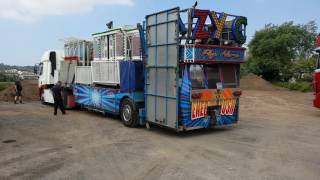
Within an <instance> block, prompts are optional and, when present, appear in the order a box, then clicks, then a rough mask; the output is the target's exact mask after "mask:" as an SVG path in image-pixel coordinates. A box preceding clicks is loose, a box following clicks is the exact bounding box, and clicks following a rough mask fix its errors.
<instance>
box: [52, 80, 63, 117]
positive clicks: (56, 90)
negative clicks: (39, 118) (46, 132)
mask: <svg viewBox="0 0 320 180" xmlns="http://www.w3.org/2000/svg"><path fill="white" fill-rule="evenodd" d="M61 90H62V88H61V81H58V82H57V83H56V85H54V86H53V87H52V88H51V91H52V94H53V100H54V115H57V110H58V107H59V108H60V110H61V112H62V114H66V111H65V109H64V105H63V101H62V96H61Z"/></svg>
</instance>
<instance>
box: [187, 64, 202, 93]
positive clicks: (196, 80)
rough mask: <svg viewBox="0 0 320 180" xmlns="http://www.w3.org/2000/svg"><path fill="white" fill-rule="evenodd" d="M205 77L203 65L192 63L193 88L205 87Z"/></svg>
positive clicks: (191, 78)
mask: <svg viewBox="0 0 320 180" xmlns="http://www.w3.org/2000/svg"><path fill="white" fill-rule="evenodd" d="M205 79H206V78H205V74H204V71H203V65H198V64H192V65H191V66H190V80H191V86H192V89H205V88H206V85H205Z"/></svg>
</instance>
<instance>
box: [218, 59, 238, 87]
mask: <svg viewBox="0 0 320 180" xmlns="http://www.w3.org/2000/svg"><path fill="white" fill-rule="evenodd" d="M239 68H240V65H239V64H221V65H220V70H221V72H222V73H221V74H222V78H223V80H222V81H223V87H224V88H236V87H237V86H238V76H239Z"/></svg>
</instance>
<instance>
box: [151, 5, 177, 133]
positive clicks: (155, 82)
mask: <svg viewBox="0 0 320 180" xmlns="http://www.w3.org/2000/svg"><path fill="white" fill-rule="evenodd" d="M179 11H180V8H179V7H176V8H172V9H169V10H165V11H161V12H158V13H154V14H151V15H147V16H146V27H145V28H146V38H147V40H146V43H148V42H149V39H148V38H150V37H149V32H148V31H149V28H151V27H155V34H154V35H155V42H154V44H147V47H146V52H147V57H148V58H147V62H146V70H145V77H146V83H145V104H146V106H145V112H146V117H147V121H148V122H150V123H155V124H158V125H161V126H165V127H169V128H175V129H177V128H178V117H179V116H178V115H179V88H178V87H179V75H178V74H177V73H178V72H179V69H178V68H179V39H178V37H179V29H178V28H179V26H177V25H176V27H175V28H176V34H175V41H176V42H175V43H169V34H168V33H169V24H170V23H173V22H174V23H176V24H177V23H178V20H179V18H180V15H179ZM170 13H177V16H178V17H177V18H176V20H169V14H170ZM164 14H165V15H164ZM159 15H164V16H166V17H165V19H166V20H165V21H164V22H159V21H158V18H159V17H158V16H159ZM151 16H154V23H153V24H148V23H149V22H148V18H149V17H151ZM160 25H165V26H166V27H165V32H166V35H165V43H159V44H158V42H159V40H158V33H159V32H158V28H157V27H159V26H160ZM170 45H175V46H176V48H177V49H176V52H177V57H174V59H175V60H176V66H172V65H171V66H170V65H169V60H170V57H169V46H170ZM161 46H165V47H164V51H165V55H164V59H165V65H160V66H158V48H159V47H161ZM150 48H154V49H155V53H154V57H150V54H149V49H150ZM150 58H154V65H148V62H149V60H150ZM172 59H173V58H171V60H172ZM150 69H154V73H155V77H154V79H152V83H151V84H153V85H154V89H153V90H154V91H153V92H148V86H149V85H150V84H148V80H147V78H149V77H148V76H149V74H148V73H149V71H150ZM160 69H165V72H166V75H165V82H166V83H168V81H169V70H170V69H174V71H175V73H176V79H175V89H176V91H175V97H172V96H169V93H168V91H169V88H170V87H169V85H166V87H164V89H165V93H164V95H161V94H160V93H159V92H158V77H157V74H158V71H159V70H160ZM148 97H154V107H148ZM159 97H160V98H164V99H165V113H166V114H165V116H164V117H165V120H164V121H161V120H157V119H156V117H157V113H159V112H158V111H157V109H158V103H157V98H159ZM169 99H171V100H172V99H174V100H176V117H175V119H170V121H175V123H174V124H175V125H174V126H170V125H169V124H168V120H169V118H168V117H169V116H168V101H169ZM148 108H154V115H155V117H154V118H155V119H152V120H151V119H148Z"/></svg>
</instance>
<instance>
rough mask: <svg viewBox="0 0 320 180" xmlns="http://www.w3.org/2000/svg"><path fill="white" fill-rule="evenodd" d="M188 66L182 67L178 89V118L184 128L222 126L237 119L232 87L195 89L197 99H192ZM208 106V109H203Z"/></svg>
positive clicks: (237, 99) (237, 104)
mask: <svg viewBox="0 0 320 180" xmlns="http://www.w3.org/2000/svg"><path fill="white" fill-rule="evenodd" d="M189 71H190V66H189V65H187V66H186V67H185V69H184V73H183V79H182V87H181V91H180V104H179V106H180V113H181V115H180V120H181V124H182V125H183V126H184V128H185V129H192V128H199V127H203V128H209V127H211V126H213V125H215V126H223V125H231V124H235V123H237V121H238V109H239V98H238V97H235V96H234V95H233V90H232V89H223V90H209V89H207V90H206V89H202V90H198V91H196V95H198V96H197V98H198V99H192V98H191V97H192V96H191V93H194V92H195V91H192V90H191V81H190V73H189ZM204 108H208V109H204Z"/></svg>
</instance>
